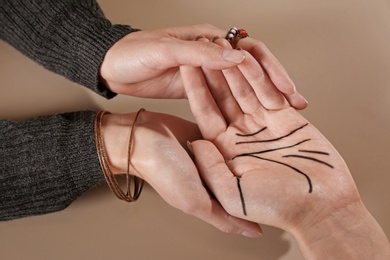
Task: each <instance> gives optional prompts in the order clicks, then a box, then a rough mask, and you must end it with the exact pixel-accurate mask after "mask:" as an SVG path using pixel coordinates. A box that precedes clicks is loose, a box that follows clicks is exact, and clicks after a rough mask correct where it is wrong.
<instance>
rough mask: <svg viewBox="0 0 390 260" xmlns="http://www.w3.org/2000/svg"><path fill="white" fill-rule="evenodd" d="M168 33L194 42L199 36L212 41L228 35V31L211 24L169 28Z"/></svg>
mask: <svg viewBox="0 0 390 260" xmlns="http://www.w3.org/2000/svg"><path fill="white" fill-rule="evenodd" d="M166 31H167V32H168V34H169V35H171V36H173V37H176V38H179V39H182V40H192V39H193V38H194V37H196V36H198V35H202V36H204V37H206V38H208V39H212V38H213V37H214V36H219V37H224V36H225V35H226V30H222V29H220V28H218V27H215V26H214V25H210V24H196V25H191V26H182V27H172V28H167V29H166Z"/></svg>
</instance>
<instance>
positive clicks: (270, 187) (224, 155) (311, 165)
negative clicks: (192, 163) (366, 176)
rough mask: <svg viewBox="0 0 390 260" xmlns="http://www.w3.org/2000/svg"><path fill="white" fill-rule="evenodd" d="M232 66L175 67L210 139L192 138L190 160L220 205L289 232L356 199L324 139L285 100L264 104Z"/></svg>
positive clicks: (340, 163) (344, 170) (345, 173)
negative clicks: (274, 105)
mask: <svg viewBox="0 0 390 260" xmlns="http://www.w3.org/2000/svg"><path fill="white" fill-rule="evenodd" d="M234 70H235V68H232V69H228V70H225V71H224V72H223V74H222V73H219V72H217V71H211V70H206V69H203V70H202V69H200V68H190V67H182V68H181V72H182V77H183V81H184V85H185V88H186V92H187V93H188V98H189V101H190V105H191V109H192V111H193V113H194V116H195V118H196V121H197V123H198V125H199V128H200V130H201V132H202V135H203V136H204V138H205V139H206V140H208V141H198V142H195V143H193V150H194V153H195V157H196V163H197V166H198V168H199V171H200V173H201V175H202V178H203V179H204V181H205V182H206V184H207V185H208V186H209V188H210V189H211V190H212V192H213V193H214V194H215V196H216V197H217V199H218V200H219V201H220V203H221V204H222V205H223V207H224V208H225V209H226V210H227V211H228V212H229V213H230V214H232V215H234V216H239V217H242V218H245V219H248V220H251V221H256V222H259V223H264V224H268V225H273V226H276V227H280V228H283V229H293V228H295V226H296V225H311V224H313V223H312V221H313V220H314V219H321V218H326V217H327V214H329V212H335V210H336V211H337V209H339V208H340V209H341V208H343V207H346V206H347V205H348V204H349V203H352V202H354V201H356V200H358V199H359V196H358V193H357V189H356V187H355V185H354V182H353V180H352V177H351V175H350V173H349V170H348V168H347V166H346V164H345V163H344V161H343V159H342V158H341V156H340V155H339V154H338V152H337V151H336V149H335V148H334V147H333V146H332V145H331V144H330V143H329V141H328V140H327V139H326V138H325V137H324V136H323V135H322V134H321V133H320V132H319V131H318V130H317V129H316V128H315V127H314V126H313V125H311V124H310V123H309V122H308V121H307V120H306V119H305V118H304V117H303V116H301V114H299V113H298V112H297V111H296V110H295V109H293V108H291V107H290V106H289V105H288V102H285V106H284V107H283V108H282V109H279V110H274V111H272V110H267V109H265V108H264V107H263V106H262V103H261V102H262V100H261V98H262V96H259V95H258V94H257V93H258V92H259V90H256V89H252V88H251V86H250V84H249V83H248V81H247V80H246V79H245V78H239V79H237V76H236V75H237V73H236V72H235V71H234ZM202 74H203V75H205V77H204V78H202V77H201V75H202ZM259 80H261V79H259ZM263 92H264V91H263ZM265 93H266V92H265ZM351 191H352V192H351ZM344 194H348V195H347V196H344Z"/></svg>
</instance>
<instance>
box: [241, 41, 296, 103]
mask: <svg viewBox="0 0 390 260" xmlns="http://www.w3.org/2000/svg"><path fill="white" fill-rule="evenodd" d="M237 47H241V48H242V49H244V50H246V51H248V52H249V53H250V54H251V55H252V56H253V57H254V58H255V59H256V60H257V62H258V63H260V64H261V66H262V67H263V68H264V70H265V71H266V73H267V74H268V76H269V78H270V79H271V81H272V82H273V83H274V84H275V86H276V87H277V88H278V89H279V90H280V91H281V92H283V93H285V94H288V95H291V94H294V93H295V92H296V88H295V84H294V82H293V81H292V79H291V78H290V76H289V75H288V73H287V71H286V69H285V68H284V67H283V66H282V64H281V63H280V62H279V61H278V60H277V59H276V58H275V56H274V55H273V54H272V52H271V51H270V50H269V49H268V48H267V47H266V46H265V44H264V43H263V42H261V41H258V40H256V39H254V38H250V37H247V38H245V39H242V40H240V41H238V43H237Z"/></svg>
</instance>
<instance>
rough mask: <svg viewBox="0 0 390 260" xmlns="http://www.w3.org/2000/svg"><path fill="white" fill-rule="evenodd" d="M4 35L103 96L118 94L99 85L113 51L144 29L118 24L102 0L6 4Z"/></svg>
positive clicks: (49, 66)
mask: <svg viewBox="0 0 390 260" xmlns="http://www.w3.org/2000/svg"><path fill="white" fill-rule="evenodd" d="M0 13H1V17H0V21H1V24H2V25H1V27H0V36H1V38H2V39H4V40H6V41H7V42H9V43H10V44H11V45H12V46H14V47H15V48H17V49H18V50H19V51H21V52H22V53H24V54H25V55H27V56H28V57H30V58H31V59H33V60H35V61H36V62H38V63H39V64H41V65H42V66H44V67H45V68H47V69H49V70H51V71H53V72H55V73H58V74H60V75H63V76H65V77H66V78H68V79H70V80H72V81H74V82H76V83H78V84H81V85H84V86H86V87H88V88H89V89H91V90H93V91H95V92H97V93H98V94H100V95H102V96H105V97H107V98H111V97H113V96H115V94H114V93H112V92H111V91H109V90H108V89H107V88H105V87H104V86H103V85H100V84H99V69H100V66H101V63H102V61H103V59H104V56H105V54H106V52H107V51H108V49H109V48H110V47H111V46H112V45H113V44H114V43H115V42H117V41H118V40H119V39H121V38H122V37H124V36H125V35H127V34H129V33H131V32H134V31H138V29H133V28H131V27H130V26H128V25H113V24H111V22H110V21H109V20H107V19H106V18H105V17H104V14H103V12H102V10H101V9H100V7H99V6H98V4H97V3H96V1H80V0H63V1H52V0H43V1H39V3H37V2H36V1H32V0H25V1H10V0H8V1H4V4H2V5H1V6H0Z"/></svg>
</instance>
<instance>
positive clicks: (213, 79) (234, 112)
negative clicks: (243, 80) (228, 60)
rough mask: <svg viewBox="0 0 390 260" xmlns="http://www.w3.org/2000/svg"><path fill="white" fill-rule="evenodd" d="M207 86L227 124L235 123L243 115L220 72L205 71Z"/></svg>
mask: <svg viewBox="0 0 390 260" xmlns="http://www.w3.org/2000/svg"><path fill="white" fill-rule="evenodd" d="M203 73H204V75H205V79H206V82H207V86H208V87H209V89H210V92H211V94H212V96H213V98H214V100H215V102H216V104H217V106H218V108H219V110H220V111H221V113H222V114H223V117H224V118H225V120H226V122H227V124H230V123H231V122H235V121H236V119H237V118H238V117H239V116H241V115H242V113H243V112H242V110H241V108H240V107H239V106H238V104H237V101H236V99H235V98H234V96H233V94H232V93H231V91H230V88H229V85H228V83H227V81H226V79H225V77H224V75H223V73H222V72H221V71H220V70H209V69H203Z"/></svg>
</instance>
